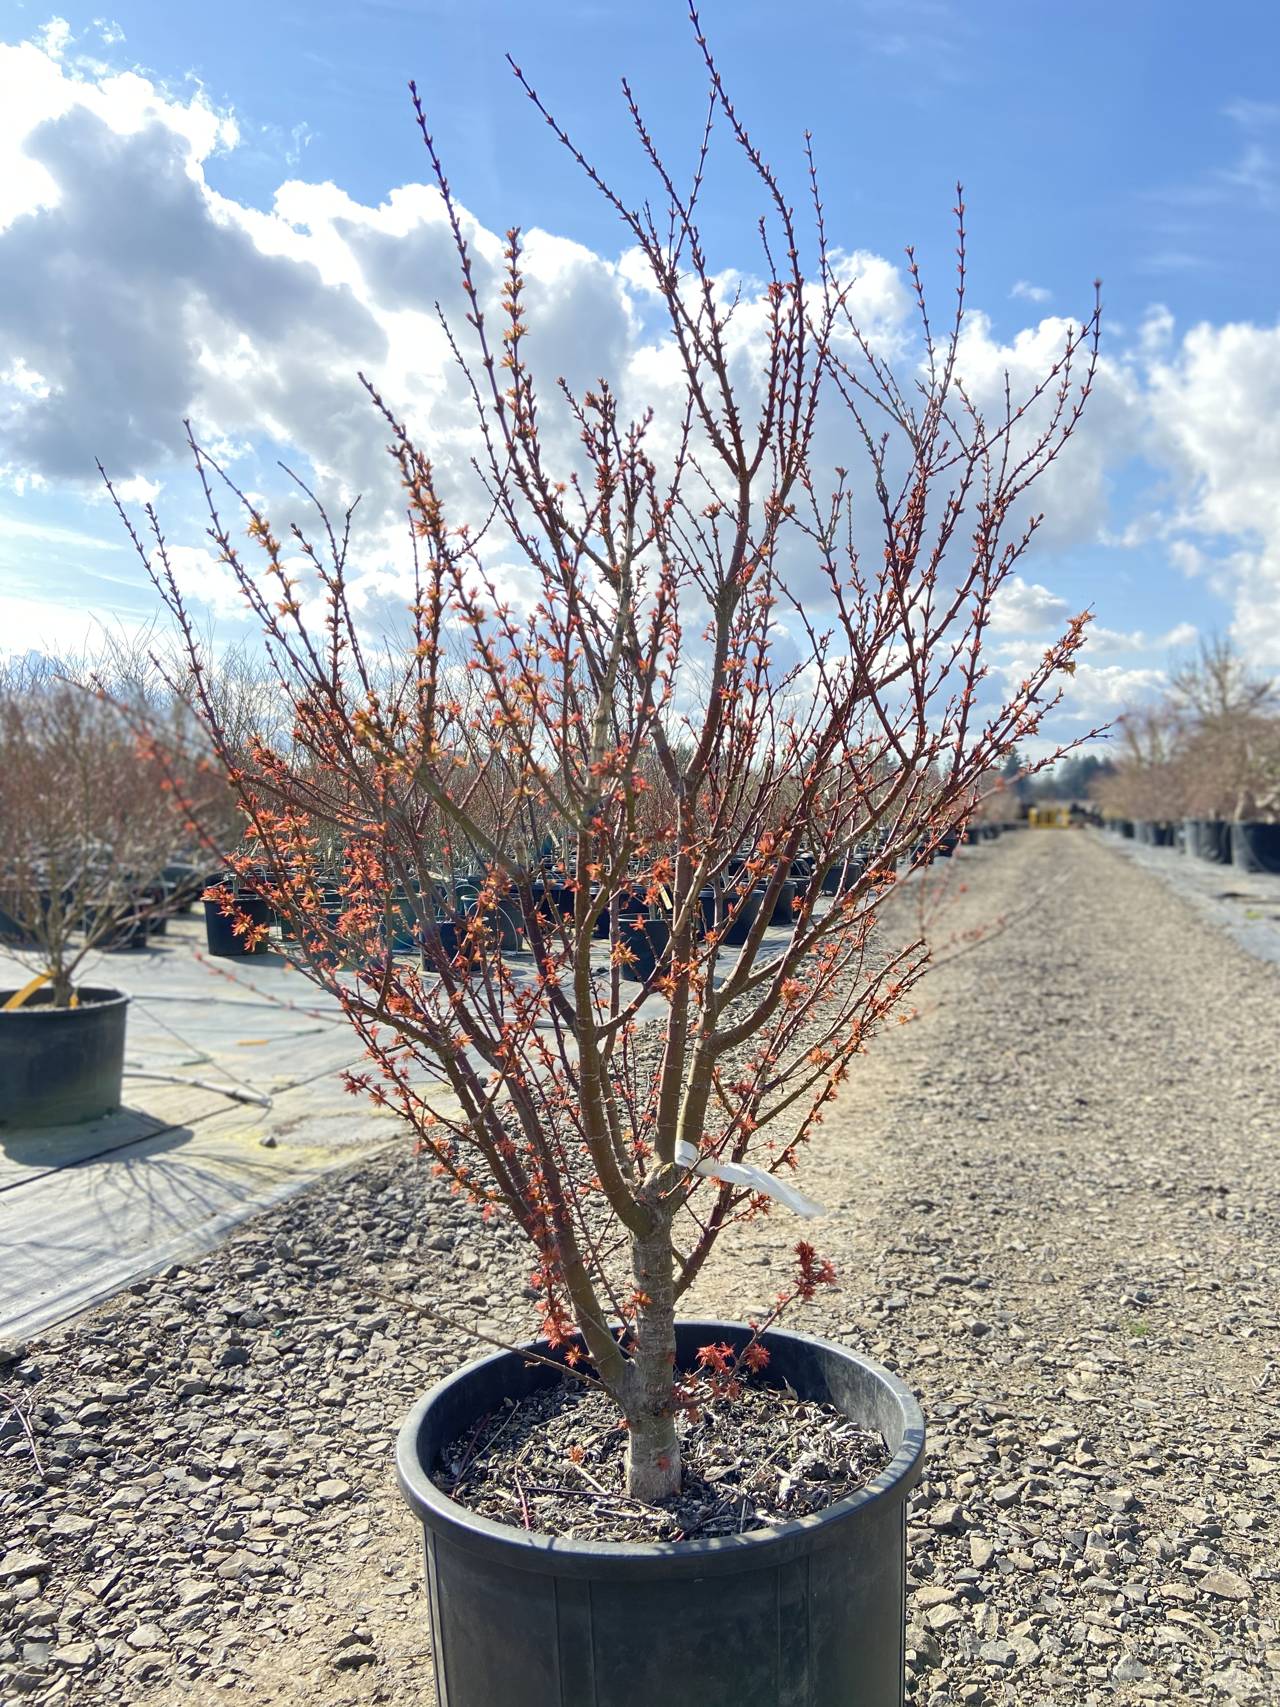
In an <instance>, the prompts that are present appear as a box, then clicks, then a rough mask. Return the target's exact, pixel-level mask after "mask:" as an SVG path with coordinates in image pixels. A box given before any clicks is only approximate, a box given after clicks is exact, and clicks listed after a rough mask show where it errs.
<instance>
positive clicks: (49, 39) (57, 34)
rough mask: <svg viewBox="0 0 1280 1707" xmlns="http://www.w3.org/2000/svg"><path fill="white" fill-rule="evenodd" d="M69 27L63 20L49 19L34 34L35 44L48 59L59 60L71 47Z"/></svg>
mask: <svg viewBox="0 0 1280 1707" xmlns="http://www.w3.org/2000/svg"><path fill="white" fill-rule="evenodd" d="M71 41H72V36H71V25H70V24H69V23H68V22H67V20H66V19H65V18H50V19H49V21H48V23H47V24H41V26H40V28H39V29H38V30H37V31H36V33H35V43H36V46H37V47H38V48H39V49H40V51H41V53H47V54H48V56H49V58H50V59H61V58H62V57H63V55H64V54H65V53H66V51H67V49H68V48H69V47H70V46H71Z"/></svg>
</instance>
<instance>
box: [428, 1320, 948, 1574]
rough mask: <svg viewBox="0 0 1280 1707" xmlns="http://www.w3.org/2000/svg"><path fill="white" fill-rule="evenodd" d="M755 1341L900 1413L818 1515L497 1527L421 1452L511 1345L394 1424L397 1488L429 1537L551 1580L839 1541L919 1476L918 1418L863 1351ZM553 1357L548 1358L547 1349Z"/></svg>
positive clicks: (780, 1556) (699, 1326)
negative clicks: (844, 1371) (431, 1421)
mask: <svg viewBox="0 0 1280 1707" xmlns="http://www.w3.org/2000/svg"><path fill="white" fill-rule="evenodd" d="M676 1327H677V1329H678V1330H680V1329H683V1330H693V1331H696V1332H698V1333H702V1332H706V1333H707V1334H708V1335H713V1334H716V1333H720V1334H724V1333H726V1332H728V1333H731V1334H739V1335H743V1336H749V1335H750V1334H751V1332H752V1329H751V1327H750V1326H749V1324H747V1323H745V1322H731V1321H722V1320H719V1319H717V1318H705V1317H693V1318H680V1319H679V1320H678V1321H677V1323H676ZM760 1338H761V1341H762V1343H763V1344H765V1345H768V1344H769V1343H770V1342H771V1341H774V1342H777V1341H779V1340H785V1341H790V1342H792V1343H793V1344H799V1345H807V1346H810V1347H813V1348H814V1349H815V1350H817V1351H819V1352H820V1353H822V1354H824V1355H826V1356H829V1357H836V1358H839V1359H840V1360H842V1361H844V1362H847V1363H852V1364H857V1365H859V1366H860V1367H861V1368H862V1369H863V1370H864V1371H866V1372H867V1373H868V1374H870V1376H871V1377H872V1379H873V1380H874V1381H875V1382H876V1383H877V1384H878V1385H880V1386H882V1387H883V1388H885V1389H887V1391H888V1393H889V1396H890V1398H891V1399H892V1400H893V1401H894V1402H895V1403H896V1404H897V1405H898V1407H899V1408H900V1410H901V1412H902V1420H903V1432H902V1439H901V1442H900V1443H899V1445H898V1448H897V1450H896V1451H895V1452H894V1453H893V1454H892V1456H891V1457H890V1459H889V1462H888V1463H887V1464H886V1465H885V1466H884V1468H883V1469H882V1470H880V1471H879V1472H878V1474H877V1475H875V1476H873V1477H872V1478H871V1480H870V1481H868V1482H866V1483H864V1485H863V1486H862V1487H861V1488H859V1489H858V1490H857V1492H856V1493H853V1494H850V1495H848V1496H847V1497H846V1498H845V1499H842V1500H837V1501H836V1502H835V1503H834V1504H833V1505H829V1506H827V1507H826V1508H825V1509H824V1510H823V1511H820V1512H814V1513H812V1514H811V1515H809V1516H807V1517H799V1518H793V1519H791V1520H790V1521H789V1522H787V1523H779V1524H773V1525H771V1526H770V1527H768V1528H766V1529H757V1530H752V1531H749V1532H748V1533H746V1534H744V1535H718V1536H714V1537H711V1538H709V1539H707V1540H704V1541H575V1540H573V1539H572V1538H564V1539H562V1538H560V1537H558V1536H554V1535H544V1534H541V1533H539V1532H537V1531H525V1530H522V1529H516V1528H514V1527H513V1526H512V1525H510V1524H506V1523H495V1522H494V1521H493V1520H492V1519H491V1518H487V1517H482V1516H480V1515H479V1513H477V1512H473V1511H471V1510H469V1509H468V1508H467V1507H465V1506H462V1505H459V1504H457V1503H456V1502H455V1501H454V1500H451V1499H450V1498H449V1496H448V1495H447V1494H446V1493H444V1492H443V1490H442V1489H440V1488H439V1487H437V1486H436V1484H435V1483H434V1482H433V1481H432V1480H431V1477H430V1475H429V1474H428V1472H427V1469H426V1467H425V1466H424V1464H423V1462H422V1458H421V1455H420V1453H419V1451H418V1442H419V1439H420V1437H421V1434H422V1432H423V1429H424V1426H425V1423H426V1419H427V1416H428V1413H429V1412H430V1410H431V1409H432V1407H433V1406H434V1405H436V1404H438V1403H439V1402H441V1400H442V1399H443V1398H444V1396H445V1394H446V1393H448V1392H450V1391H451V1390H452V1389H453V1388H455V1387H457V1386H459V1385H461V1384H463V1383H464V1382H466V1381H467V1380H469V1379H470V1378H471V1376H472V1375H473V1374H474V1373H475V1372H476V1371H478V1370H480V1369H483V1368H486V1367H491V1366H493V1365H494V1364H497V1363H500V1362H503V1361H509V1360H510V1359H512V1358H518V1357H519V1352H518V1351H516V1350H513V1351H498V1352H490V1353H487V1354H486V1355H485V1356H483V1357H478V1358H473V1359H472V1360H471V1361H470V1362H469V1363H466V1364H464V1365H463V1366H462V1368H461V1369H457V1370H455V1371H454V1373H453V1374H452V1375H447V1376H445V1377H444V1379H443V1380H441V1381H438V1382H437V1383H436V1384H435V1386H434V1387H432V1388H431V1390H430V1391H429V1392H428V1393H427V1394H425V1395H424V1397H423V1398H421V1399H419V1400H418V1402H417V1404H416V1405H414V1407H413V1409H412V1410H411V1411H410V1412H409V1414H408V1416H407V1417H406V1418H405V1420H404V1422H403V1423H402V1424H401V1427H400V1430H399V1433H398V1435H397V1439H396V1479H397V1481H398V1482H399V1484H400V1491H401V1493H402V1494H403V1495H404V1497H405V1499H406V1500H407V1501H408V1503H409V1505H410V1506H411V1507H412V1508H413V1511H414V1513H415V1514H416V1516H417V1517H418V1518H419V1519H420V1520H421V1522H422V1523H423V1524H424V1526H426V1527H427V1528H428V1529H429V1530H430V1531H431V1532H432V1533H433V1534H434V1535H437V1536H440V1537H443V1538H444V1539H446V1540H447V1541H449V1542H451V1543H453V1544H455V1545H458V1546H461V1547H463V1548H466V1549H467V1550H468V1551H470V1552H478V1553H483V1554H485V1555H487V1556H488V1557H489V1558H491V1559H493V1560H495V1561H497V1562H501V1563H502V1564H504V1565H506V1566H508V1567H510V1568H515V1569H522V1570H528V1571H534V1572H539V1573H549V1574H553V1575H557V1576H576V1577H581V1576H592V1577H598V1576H600V1575H602V1574H603V1575H607V1576H608V1577H609V1578H610V1579H611V1580H618V1579H622V1578H627V1577H632V1578H634V1577H656V1576H670V1575H672V1574H678V1575H696V1576H705V1575H707V1574H708V1573H709V1572H712V1571H714V1573H715V1574H716V1575H717V1576H719V1575H722V1574H729V1573H732V1572H736V1571H745V1570H755V1569H759V1568H765V1567H771V1566H774V1565H778V1564H781V1563H783V1562H785V1561H786V1560H787V1559H790V1558H795V1557H798V1556H800V1555H803V1554H805V1553H811V1552H814V1551H816V1550H817V1549H818V1548H819V1547H822V1546H824V1545H826V1544H827V1542H828V1541H834V1540H835V1539H836V1536H835V1534H834V1533H833V1532H834V1531H835V1530H836V1529H837V1528H838V1527H840V1526H842V1525H843V1524H845V1523H848V1522H850V1521H853V1520H856V1519H857V1518H858V1517H859V1516H860V1515H861V1514H862V1513H864V1512H866V1511H868V1510H870V1509H871V1508H872V1507H874V1506H879V1505H881V1504H883V1503H884V1502H886V1501H889V1500H895V1501H896V1500H904V1499H905V1497H906V1495H907V1494H908V1493H909V1492H910V1490H911V1489H912V1488H913V1487H914V1486H915V1484H916V1482H917V1481H919V1479H920V1474H921V1471H922V1469H923V1465H924V1447H925V1426H924V1415H923V1413H922V1412H921V1409H920V1405H919V1402H918V1401H917V1399H916V1397H915V1395H914V1393H912V1391H911V1389H910V1388H909V1387H908V1386H907V1385H906V1383H905V1382H903V1381H901V1380H899V1378H898V1377H897V1376H896V1375H894V1374H892V1373H891V1371H889V1370H888V1369H885V1368H884V1367H883V1365H881V1364H879V1363H876V1362H875V1361H873V1359H871V1358H869V1357H864V1356H863V1355H862V1354H861V1353H860V1352H855V1351H850V1350H849V1349H848V1348H847V1347H845V1346H842V1345H838V1344H837V1343H836V1342H835V1341H833V1340H827V1339H820V1338H819V1337H818V1336H817V1335H814V1334H800V1333H794V1332H792V1331H791V1330H790V1329H787V1328H772V1329H770V1330H768V1331H767V1332H766V1333H763V1334H761V1336H760ZM529 1349H531V1350H536V1351H539V1352H540V1353H541V1354H542V1355H544V1356H545V1355H548V1351H549V1348H548V1347H547V1345H546V1342H545V1341H544V1340H533V1341H531V1342H529ZM550 1355H552V1356H554V1352H551V1353H550Z"/></svg>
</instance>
